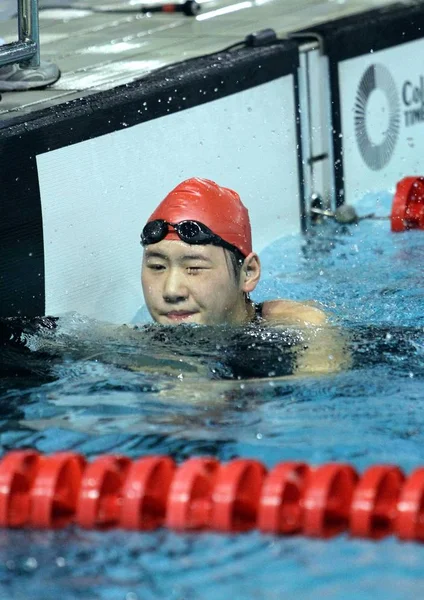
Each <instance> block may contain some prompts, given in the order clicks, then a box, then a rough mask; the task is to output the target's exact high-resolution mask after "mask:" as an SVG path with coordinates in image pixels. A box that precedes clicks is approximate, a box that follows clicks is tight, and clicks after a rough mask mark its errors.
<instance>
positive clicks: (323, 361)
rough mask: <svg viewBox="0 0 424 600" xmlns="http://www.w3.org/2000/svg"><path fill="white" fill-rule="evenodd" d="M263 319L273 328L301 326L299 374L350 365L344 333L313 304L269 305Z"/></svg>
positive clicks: (321, 371)
mask: <svg viewBox="0 0 424 600" xmlns="http://www.w3.org/2000/svg"><path fill="white" fill-rule="evenodd" d="M262 316H263V318H264V319H265V320H266V321H267V322H268V323H269V325H271V326H272V327H299V328H300V329H301V332H302V335H303V337H304V347H303V350H302V351H301V352H299V353H298V359H297V367H296V374H297V375H298V374H308V373H335V372H338V371H341V370H342V369H347V368H349V366H350V364H351V357H350V352H349V350H348V349H347V344H346V342H347V340H346V338H345V336H344V335H343V332H342V331H341V330H340V329H339V328H338V327H335V326H333V325H330V324H329V320H328V315H327V314H326V313H325V312H324V311H322V310H321V309H319V308H316V307H315V306H313V305H312V304H304V303H302V302H295V301H292V300H274V301H272V302H266V303H265V304H264V307H263V312H262Z"/></svg>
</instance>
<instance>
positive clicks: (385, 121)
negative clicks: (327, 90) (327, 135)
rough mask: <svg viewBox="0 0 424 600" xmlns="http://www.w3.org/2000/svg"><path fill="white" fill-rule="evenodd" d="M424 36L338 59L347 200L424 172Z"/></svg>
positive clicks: (392, 185) (352, 200)
mask: <svg viewBox="0 0 424 600" xmlns="http://www.w3.org/2000/svg"><path fill="white" fill-rule="evenodd" d="M422 56H424V40H415V41H412V42H408V43H405V44H401V45H399V46H395V47H392V48H389V49H385V50H381V51H379V52H371V53H369V54H367V55H362V56H358V57H355V58H352V59H349V60H344V61H342V62H340V63H339V66H338V75H339V95H340V117H341V133H340V135H341V136H342V161H343V172H344V187H345V201H346V202H354V201H355V200H358V199H360V198H361V197H363V196H364V195H365V194H366V193H367V192H375V191H380V190H387V189H389V190H390V189H393V188H394V186H395V184H396V182H397V181H398V180H399V179H400V178H402V177H404V176H406V175H422V174H424V160H423V158H422V157H423V156H424V135H423V134H424V59H423V58H421V57H422Z"/></svg>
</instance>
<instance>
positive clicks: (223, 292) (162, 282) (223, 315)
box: [141, 240, 259, 325]
mask: <svg viewBox="0 0 424 600" xmlns="http://www.w3.org/2000/svg"><path fill="white" fill-rule="evenodd" d="M254 256H256V255H254ZM242 272H243V271H242ZM257 279H259V275H258V277H257ZM141 281H142V285H143V293H144V298H145V301H146V304H147V308H148V309H149V312H150V314H151V316H152V317H153V319H154V320H155V321H156V322H157V323H161V324H162V325H170V324H174V325H175V324H179V323H197V324H201V325H216V324H219V323H241V322H243V321H244V320H245V319H246V303H245V299H244V293H243V292H246V291H251V290H252V289H253V288H254V287H255V286H256V283H255V284H254V285H253V287H249V285H248V286H247V287H246V283H245V278H244V277H243V276H242V275H241V276H240V281H236V278H235V276H234V272H233V271H232V267H231V264H230V261H229V258H228V257H227V256H226V255H225V251H224V249H223V248H221V247H218V246H212V245H190V244H186V243H184V242H181V241H177V240H162V241H161V242H159V243H157V244H151V245H149V246H146V248H145V251H144V257H143V266H142V275H141Z"/></svg>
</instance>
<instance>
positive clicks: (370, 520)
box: [350, 465, 405, 539]
mask: <svg viewBox="0 0 424 600" xmlns="http://www.w3.org/2000/svg"><path fill="white" fill-rule="evenodd" d="M404 479H405V477H404V475H403V473H402V471H401V470H400V469H399V468H398V467H395V466H391V465H376V466H374V467H370V468H369V469H367V471H365V473H364V474H363V476H362V477H361V479H360V481H359V483H358V485H357V487H356V490H355V493H354V495H353V498H352V506H351V509H350V533H351V534H352V535H354V536H358V537H367V538H371V539H379V538H382V537H384V536H386V535H389V534H390V533H393V524H394V521H395V518H396V511H397V502H398V498H399V494H400V491H401V487H402V484H403V482H404Z"/></svg>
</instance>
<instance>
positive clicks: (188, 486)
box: [166, 458, 219, 529]
mask: <svg viewBox="0 0 424 600" xmlns="http://www.w3.org/2000/svg"><path fill="white" fill-rule="evenodd" d="M218 469H219V462H218V461H217V460H216V459H215V458H191V459H189V460H187V461H186V462H185V463H183V464H182V465H181V467H180V468H179V469H178V470H177V472H176V474H175V477H174V479H173V481H172V484H171V487H170V490H169V497H168V506H167V513H166V525H167V526H168V527H171V528H174V529H204V528H206V527H209V526H210V522H211V512H212V492H213V489H214V485H215V482H216V476H217V472H218Z"/></svg>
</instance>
